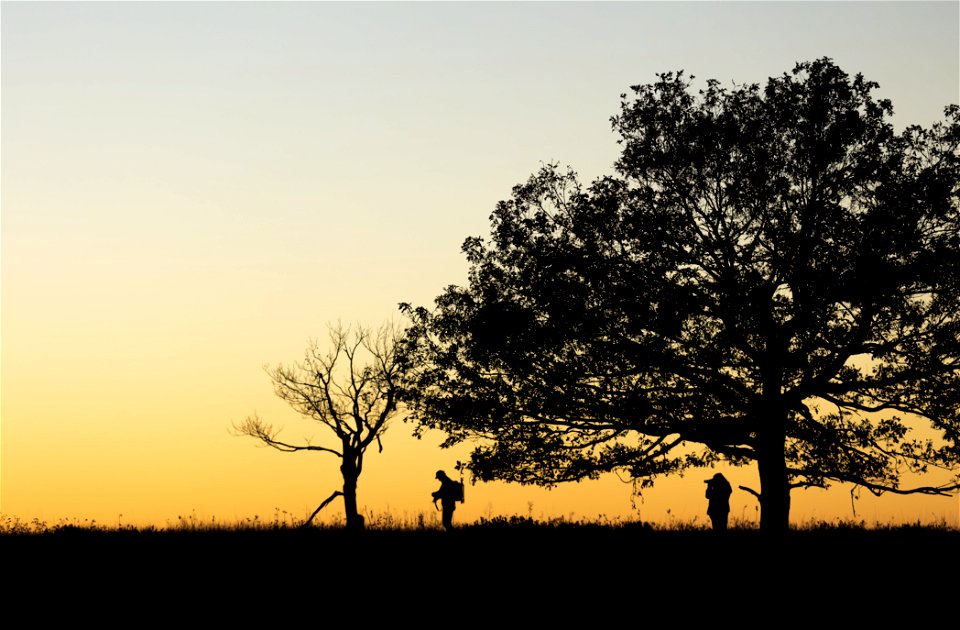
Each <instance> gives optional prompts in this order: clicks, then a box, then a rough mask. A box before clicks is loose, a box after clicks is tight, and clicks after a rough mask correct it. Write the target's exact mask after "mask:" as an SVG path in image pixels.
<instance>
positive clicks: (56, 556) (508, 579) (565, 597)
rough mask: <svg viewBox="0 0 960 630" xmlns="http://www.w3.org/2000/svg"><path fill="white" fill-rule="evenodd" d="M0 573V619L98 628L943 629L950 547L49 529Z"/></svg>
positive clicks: (892, 542) (649, 537)
mask: <svg viewBox="0 0 960 630" xmlns="http://www.w3.org/2000/svg"><path fill="white" fill-rule="evenodd" d="M0 557H2V573H3V576H4V578H5V580H4V583H5V585H4V587H3V590H2V593H3V601H4V606H3V609H4V612H5V613H7V615H9V614H10V611H11V610H12V609H15V608H17V607H18V606H28V607H29V608H30V610H31V611H32V612H37V611H38V610H39V611H40V612H44V613H47V614H53V615H58V614H61V613H64V612H65V611H68V610H69V611H72V612H73V613H76V614H78V615H80V616H81V617H82V616H83V615H84V614H88V615H94V617H92V619H101V620H102V615H108V617H109V615H110V614H112V612H116V611H118V610H121V609H124V610H134V611H136V613H135V614H136V615H137V618H140V616H142V615H146V616H147V617H153V618H156V619H155V621H157V622H158V623H159V624H160V625H162V626H166V625H169V623H170V621H173V620H174V619H180V620H181V621H179V622H177V623H178V624H179V623H183V624H186V625H189V626H193V625H196V623H198V622H203V621H205V620H209V621H210V622H211V623H217V624H218V627H219V625H220V624H222V623H223V622H225V621H227V620H231V619H232V620H237V621H238V622H244V621H246V622H253V621H255V620H261V621H270V622H271V624H270V625H271V627H272V626H273V625H276V624H277V623H280V621H281V620H284V621H283V625H286V624H287V623H290V624H293V625H300V623H309V625H321V626H323V625H329V624H330V623H331V622H332V621H333V620H334V619H339V618H340V617H339V616H338V615H346V617H347V618H348V619H349V618H354V619H355V621H356V622H357V623H359V622H360V621H362V620H366V621H368V622H370V623H373V622H374V620H379V621H380V622H386V623H390V622H397V623H400V622H404V624H405V623H406V622H408V621H409V622H418V623H420V622H423V623H426V624H427V625H433V622H437V623H441V622H442V619H444V618H449V619H450V620H451V623H452V621H453V620H454V619H456V620H457V623H458V624H460V623H461V622H463V623H466V622H467V621H469V622H470V623H469V624H467V627H471V628H472V627H474V626H477V625H489V624H490V623H498V624H499V623H507V622H508V621H509V623H507V625H508V626H509V627H516V626H517V625H518V624H519V625H522V626H528V625H536V626H538V627H539V626H542V625H548V624H549V625H561V626H563V627H568V626H573V625H583V624H584V623H586V624H587V625H589V626H590V627H596V625H597V624H598V623H600V622H601V620H607V621H609V622H611V623H613V622H616V623H618V624H619V623H620V620H621V619H623V618H627V619H632V620H634V621H633V622H631V623H630V625H634V623H638V624H639V623H640V621H641V619H647V620H649V619H650V616H651V615H653V616H654V617H656V618H663V619H667V618H670V619H673V620H675V621H680V620H684V619H686V620H687V621H688V622H689V623H683V624H682V625H683V627H686V626H687V625H693V624H694V623H695V622H697V621H698V620H699V621H703V622H708V621H709V620H710V619H711V618H715V621H716V620H719V619H723V618H725V619H727V621H728V622H729V623H730V624H732V625H737V626H744V625H747V626H750V625H754V624H753V623H752V622H751V620H754V619H759V618H761V617H766V616H767V615H769V614H770V611H773V613H774V618H770V619H768V623H767V624H765V625H764V627H770V626H771V625H772V626H773V627H781V626H782V625H784V624H786V625H787V627H799V626H801V625H807V623H801V621H803V620H806V621H807V622H809V623H811V624H812V623H818V625H820V623H826V622H827V621H831V623H830V624H829V625H831V626H832V625H834V624H835V623H844V622H845V620H848V621H849V622H850V623H853V622H854V621H855V620H856V622H857V623H858V625H859V624H862V623H863V622H865V621H867V620H868V619H871V618H873V620H874V621H876V622H878V623H880V625H881V627H886V626H887V625H890V624H893V623H894V621H895V620H898V619H900V620H902V621H903V622H904V623H908V622H911V620H912V623H918V622H919V623H921V625H933V624H932V621H933V619H936V618H939V613H938V612H937V611H938V610H939V611H940V612H947V611H949V614H950V615H951V617H952V616H953V615H955V614H956V605H957V602H958V601H960V578H958V575H960V573H958V571H960V531H956V530H949V529H945V528H932V529H929V528H904V529H889V530H886V529H885V530H868V529H855V528H850V529H843V528H841V529H824V530H810V531H793V532H790V533H789V534H787V535H785V536H783V537H777V538H771V537H767V536H764V535H761V534H760V533H759V532H757V531H749V530H731V531H729V532H726V533H724V534H719V535H718V534H715V533H713V532H709V531H662V530H653V529H649V528H645V527H642V526H637V527H632V528H631V527H626V528H605V527H600V526H598V527H590V526H570V527H560V528H558V527H546V526H544V527H541V526H536V525H530V526H523V525H506V526H501V527H465V528H463V529H460V530H458V531H455V532H452V533H449V534H448V533H445V532H442V531H436V530H422V531H384V530H368V531H365V532H358V533H350V532H345V531H342V530H335V529H312V530H310V529H308V530H297V529H283V530H275V531H271V530H260V531H256V530H251V531H215V530H211V531H145V532H143V531H136V530H120V531H96V530H94V531H90V530H83V529H71V528H65V529H62V530H60V531H53V532H48V533H43V534H21V535H16V534H3V535H0ZM37 595H39V596H41V597H42V598H43V602H45V603H44V604H41V605H40V608H39V609H37V608H36V607H37V604H35V603H30V602H32V601H35V596H37ZM98 610H99V611H100V612H99V613H97V612H96V611H98ZM337 611H339V613H337ZM334 613H337V614H334ZM97 614H99V615H101V617H96V615H97ZM118 614H119V613H118ZM331 615H333V616H331ZM449 615H453V617H449ZM5 616H6V615H5ZM144 618H146V617H144ZM162 619H166V621H165V622H161V620H162ZM925 619H926V620H927V621H928V622H930V623H929V624H928V623H924V622H923V621H924V620H925ZM78 620H79V619H78ZM817 620H819V622H818V621H817ZM115 621H116V622H117V623H116V625H118V626H119V625H123V626H124V627H130V626H129V625H128V624H125V623H123V622H122V621H121V619H120V618H117V619H115ZM321 621H322V622H323V623H321ZM787 622H790V623H787ZM345 623H350V624H351V625H354V624H353V623H351V622H349V621H346V622H345ZM442 623H444V625H447V624H446V622H442ZM106 625H107V626H108V627H109V626H110V625H111V624H109V623H108V624H106ZM134 625H137V624H134ZM150 625H151V626H153V625H154V624H150ZM243 625H244V627H246V625H248V624H243ZM337 625H342V624H337ZM391 625H395V624H393V623H391ZM605 625H609V624H608V623H605ZM724 625H726V624H724ZM936 625H941V624H939V623H938V624H936ZM360 626H361V627H367V626H366V624H363V623H360ZM947 626H949V624H947ZM758 627H759V624H758Z"/></svg>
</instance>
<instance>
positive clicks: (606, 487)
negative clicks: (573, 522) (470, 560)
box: [0, 2, 960, 527]
mask: <svg viewBox="0 0 960 630" xmlns="http://www.w3.org/2000/svg"><path fill="white" fill-rule="evenodd" d="M958 7H960V5H958V4H957V3H940V2H934V3H887V2H879V3H871V2H864V3H709V2H708V3H698V2H679V3H668V2H649V3H648V2H631V3H581V2H574V3H456V2H453V3H446V2H440V3H402V2H401V3H349V2H348V3H325V2H294V3H270V2H265V3H259V2H236V3H234V2H216V3H192V2H184V3H153V2H150V3H139V2H131V3H124V2H120V3H99V2H96V3H86V2H75V3H71V2H66V3H28V2H4V3H3V4H2V22H0V26H2V57H0V63H2V93H3V102H2V105H3V110H2V126H3V130H2V131H3V133H2V153H3V158H4V159H3V161H2V187H0V200H2V232H0V236H2V250H0V253H2V270H0V271H2V282H0V287H2V321H0V324H2V363H0V370H2V398H0V415H2V424H0V428H2V436H0V449H2V451H0V455H2V457H0V516H2V517H4V518H17V519H21V520H24V521H29V520H31V519H33V518H38V519H41V520H44V521H47V522H48V523H50V524H55V523H57V522H63V521H68V522H73V521H79V522H84V521H91V520H95V521H96V522H98V523H101V524H113V523H123V524H143V525H146V524H153V525H157V526H166V525H168V524H172V525H176V524H177V523H178V521H179V519H180V518H181V517H182V518H195V519H197V520H198V521H199V522H208V521H209V520H211V519H216V520H217V521H220V522H240V521H243V520H247V519H253V518H255V517H256V518H259V519H260V520H268V521H269V520H272V519H274V518H277V517H282V518H289V519H292V520H297V519H302V518H304V517H306V516H308V515H309V514H310V513H311V512H312V511H313V510H314V509H315V508H316V507H317V505H319V504H320V502H321V501H323V500H324V499H325V498H326V497H327V496H329V495H330V493H331V492H333V491H334V490H336V489H337V488H338V486H339V479H338V468H337V467H338V462H337V461H336V460H335V459H333V458H332V457H329V456H324V455H322V454H316V453H296V454H285V453H280V452H277V451H274V450H271V449H268V448H258V447H257V445H256V444H255V443H254V441H253V440H251V439H249V438H242V437H237V436H235V435H232V434H231V431H230V428H231V426H232V425H233V423H235V422H239V421H241V420H242V419H243V418H244V417H246V416H248V415H250V414H253V413H258V414H259V415H260V416H261V417H263V418H264V419H266V420H267V421H269V422H271V423H273V424H275V425H281V426H284V427H285V428H284V433H283V435H285V436H287V437H289V438H290V439H291V440H299V439H302V438H305V437H310V436H314V437H316V439H318V440H320V439H324V435H323V433H321V432H320V431H319V430H318V429H315V427H314V426H312V425H311V424H310V423H309V422H306V421H303V420H302V419H300V418H298V417H297V416H296V415H295V414H294V413H293V412H292V411H291V410H290V409H289V408H288V407H287V406H286V405H285V404H284V403H283V402H282V401H280V400H279V399H277V397H276V396H275V395H274V393H273V390H272V388H271V383H270V381H269V378H268V377H267V375H266V374H265V373H264V371H263V369H262V368H263V366H264V365H265V364H266V365H275V364H277V363H288V362H290V361H296V360H297V359H299V358H300V357H301V356H302V355H303V350H304V348H305V346H306V342H307V340H308V339H310V338H312V337H317V336H322V335H323V334H324V331H325V326H326V324H327V323H328V322H335V321H337V320H341V321H343V322H344V323H351V322H357V323H361V324H365V325H368V326H377V325H379V324H380V323H381V322H383V321H386V320H389V319H391V318H393V319H399V318H400V315H399V313H398V308H397V307H398V304H399V303H401V302H409V303H412V304H414V305H429V304H431V303H432V300H433V299H434V297H436V296H437V295H439V294H440V293H441V292H442V290H443V288H444V287H446V286H447V285H449V284H456V283H462V282H464V279H465V277H466V269H467V267H466V262H465V260H464V257H463V255H462V254H461V252H460V246H461V244H462V242H463V240H464V239H465V238H466V237H468V236H473V235H486V234H488V233H489V216H490V212H491V211H492V210H493V208H494V206H495V204H496V203H497V201H499V200H501V199H505V198H507V197H509V195H510V190H511V187H512V186H513V185H515V184H517V183H520V182H523V181H525V180H526V179H527V177H528V176H529V175H530V174H531V173H533V172H534V171H536V170H537V169H538V168H539V166H540V164H541V163H542V162H547V161H554V160H556V161H559V162H561V163H563V164H570V165H571V166H572V167H573V168H574V169H575V170H577V171H578V172H579V173H580V176H581V179H582V180H583V181H585V182H588V181H591V180H592V179H594V178H596V177H598V176H600V175H602V174H604V173H607V172H609V171H610V169H611V165H612V164H613V162H614V160H615V159H616V157H617V156H618V154H619V151H618V148H619V147H618V146H617V144H616V141H615V138H614V137H613V135H612V134H611V132H610V126H609V117H610V116H611V115H614V114H615V113H616V112H617V109H618V106H619V96H620V94H621V93H622V92H624V91H626V90H627V89H628V88H629V86H630V85H634V84H637V83H646V82H650V81H653V80H655V73H657V72H664V71H669V70H676V69H678V68H685V69H686V70H687V71H688V73H691V74H693V75H695V76H696V77H697V78H698V79H699V78H701V77H703V78H704V79H705V78H708V77H716V78H717V79H719V80H722V81H730V80H735V81H737V82H741V83H742V82H754V81H757V82H760V81H763V80H765V79H766V77H769V76H773V75H778V74H781V73H783V72H785V71H787V70H789V69H790V68H791V67H792V66H793V64H794V63H795V62H797V61H800V60H804V59H812V58H817V57H821V56H830V57H832V58H833V59H834V60H835V61H836V62H837V63H838V65H840V66H841V67H843V68H845V69H848V71H849V72H851V73H852V72H862V73H863V74H864V76H865V77H866V78H867V79H869V80H874V81H877V82H878V83H879V84H880V88H879V90H878V95H879V96H880V97H883V98H890V99H891V100H892V102H893V104H894V107H895V111H896V118H895V123H896V124H897V125H899V126H903V125H906V124H913V123H916V124H920V125H925V126H926V125H929V124H930V122H931V121H933V120H937V119H939V118H940V117H941V116H942V112H943V107H944V106H945V105H947V104H949V103H951V102H956V101H957V98H958V92H960V60H958V57H960V55H958V52H960V44H958V42H960V35H958V33H960V26H958V22H960V20H958V18H960V8H958ZM441 437H442V436H440V435H437V434H430V435H428V436H426V437H425V438H424V439H423V440H416V439H414V438H413V437H412V436H411V427H410V426H409V425H407V424H404V423H403V422H402V421H399V420H398V421H396V422H394V425H393V426H392V427H391V428H390V429H389V430H388V431H387V433H386V434H385V435H384V440H383V443H384V451H383V453H377V452H376V450H375V449H372V450H371V451H370V452H368V455H367V458H366V463H365V466H366V467H365V469H364V471H363V474H362V476H361V479H360V486H359V497H358V498H359V502H360V505H361V506H362V508H363V510H364V512H365V513H367V514H371V515H373V517H374V518H377V517H378V515H380V516H381V517H382V518H392V519H397V520H400V521H405V522H415V521H416V520H417V519H419V518H420V517H421V516H422V517H423V519H425V521H426V522H430V523H433V522H436V523H439V513H438V512H435V511H434V507H433V505H432V503H431V501H430V493H431V492H432V491H433V490H435V489H436V481H435V479H434V473H435V471H436V470H437V469H445V470H447V471H448V472H452V471H453V467H454V466H455V464H456V462H457V460H458V459H465V457H466V451H465V450H464V449H457V450H451V451H446V450H443V449H441V448H440V447H439V444H440V442H441ZM709 474H710V473H709V471H692V472H690V473H689V474H688V475H686V476H685V477H683V478H675V479H665V480H662V481H660V482H658V483H657V484H656V486H655V488H653V489H652V490H648V491H645V492H644V493H643V496H642V497H633V496H632V494H631V489H632V486H631V484H629V483H624V482H622V481H620V480H619V479H618V478H616V477H615V476H612V475H609V476H607V477H605V478H603V479H601V480H598V481H590V482H583V483H579V484H570V485H567V486H562V487H559V488H556V489H554V490H545V489H542V488H535V487H526V486H516V485H508V484H500V483H495V484H477V485H475V486H472V485H468V486H467V489H466V502H465V503H464V504H463V505H462V506H461V507H460V508H459V509H458V511H457V513H456V517H455V520H456V521H457V522H461V523H466V522H473V521H476V520H478V519H481V518H494V517H497V516H511V515H520V516H532V517H534V518H538V519H551V518H567V519H584V520H595V519H609V520H636V519H641V520H644V521H648V522H652V523H663V524H668V523H672V522H691V521H693V522H697V523H705V522H707V519H706V500H705V498H704V496H703V492H704V487H703V479H705V478H706V477H707V476H709ZM951 474H955V473H951V472H950V471H946V472H943V473H942V474H937V473H935V474H932V475H931V476H930V477H929V479H926V481H925V483H939V482H943V481H946V480H949V479H950V478H951ZM727 476H728V478H729V479H730V481H731V482H732V483H733V485H734V487H736V486H738V485H746V486H750V487H756V486H757V480H756V471H755V469H753V468H744V469H737V470H731V471H729V474H727ZM792 506H793V507H792V521H793V522H794V523H797V524H800V523H804V522H806V521H810V520H826V521H831V520H858V521H859V520H864V521H865V522H866V523H868V524H872V523H881V524H888V523H917V522H920V523H933V524H940V523H942V524H945V525H948V526H950V527H960V497H957V496H952V497H923V496H910V497H899V496H895V495H889V494H887V495H883V496H881V497H873V496H871V495H869V494H868V493H862V494H861V495H860V498H859V499H856V500H854V499H852V498H851V496H850V493H849V489H848V488H843V487H839V488H834V489H831V490H829V491H822V490H809V491H806V492H795V493H794V494H793V504H792ZM341 513H342V509H341V508H340V506H339V504H338V503H335V504H332V505H331V506H329V507H328V508H327V509H326V510H325V511H324V514H323V515H322V517H321V518H329V519H336V518H338V517H339V514H341ZM731 518H733V519H743V520H744V521H746V522H757V521H758V512H757V510H756V500H755V499H754V498H753V497H752V496H751V495H750V494H749V493H746V492H744V491H742V490H735V492H734V495H733V497H732V499H731ZM695 519H696V520H695Z"/></svg>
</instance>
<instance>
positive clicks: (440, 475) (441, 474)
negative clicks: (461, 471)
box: [437, 470, 447, 481]
mask: <svg viewBox="0 0 960 630" xmlns="http://www.w3.org/2000/svg"><path fill="white" fill-rule="evenodd" d="M446 478H447V473H445V472H443V471H442V470H438V471H437V479H439V480H440V481H443V480H444V479H446Z"/></svg>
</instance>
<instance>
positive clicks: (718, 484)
mask: <svg viewBox="0 0 960 630" xmlns="http://www.w3.org/2000/svg"><path fill="white" fill-rule="evenodd" d="M704 483H705V484H707V501H708V504H707V516H709V517H710V521H711V522H712V523H713V529H714V531H718V532H722V531H726V529H727V516H728V515H729V514H730V494H731V493H732V492H733V488H731V487H730V482H729V481H727V478H726V477H724V476H723V475H721V474H720V473H717V474H715V475H714V476H713V477H711V478H710V479H707V480H706V481H704Z"/></svg>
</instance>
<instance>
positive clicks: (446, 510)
mask: <svg viewBox="0 0 960 630" xmlns="http://www.w3.org/2000/svg"><path fill="white" fill-rule="evenodd" d="M437 479H439V480H440V489H439V490H437V491H436V492H434V493H433V495H432V496H433V504H434V505H436V504H437V501H440V508H441V509H442V510H443V528H444V529H446V530H447V531H448V532H449V531H451V530H452V529H453V511H454V510H456V509H457V499H458V497H459V495H460V490H459V488H458V486H457V482H456V481H454V480H453V479H451V478H450V477H448V476H447V473H445V472H443V471H442V470H438V471H437Z"/></svg>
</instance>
